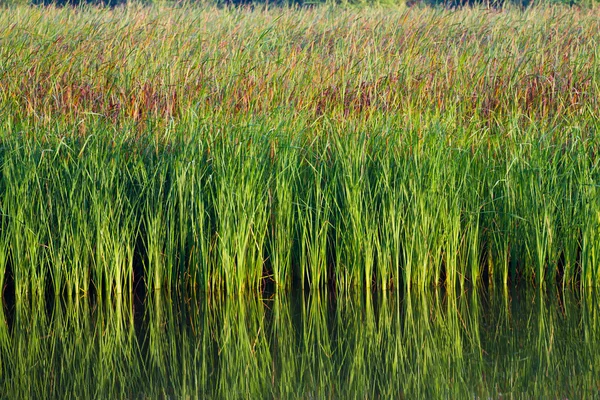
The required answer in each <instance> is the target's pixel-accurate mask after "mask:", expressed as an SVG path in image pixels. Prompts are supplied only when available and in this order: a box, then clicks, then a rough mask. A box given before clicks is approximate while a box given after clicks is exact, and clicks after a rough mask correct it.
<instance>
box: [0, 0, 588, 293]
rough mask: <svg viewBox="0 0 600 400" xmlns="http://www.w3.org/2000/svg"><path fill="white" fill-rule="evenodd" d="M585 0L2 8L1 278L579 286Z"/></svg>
mask: <svg viewBox="0 0 600 400" xmlns="http://www.w3.org/2000/svg"><path fill="white" fill-rule="evenodd" d="M596 11H597V10H596V9H594V8H592V9H587V8H586V9H577V10H573V9H569V8H565V7H560V6H540V7H534V8H532V9H530V10H528V11H527V12H522V11H521V10H517V9H511V8H507V9H504V10H501V11H494V12H491V11H489V10H483V9H477V8H474V9H471V8H466V9H462V10H455V11H443V10H439V9H426V8H414V9H406V8H404V7H387V8H384V7H381V8H378V7H373V8H350V7H328V6H323V7H316V8H314V9H309V8H307V9H294V8H276V9H255V10H250V9H237V8H216V7H210V6H191V5H185V6H180V7H167V6H154V7H141V6H139V5H128V6H125V7H120V8H116V9H112V10H108V9H98V8H93V7H87V8H86V7H83V8H78V9H69V8H54V7H48V8H34V7H23V6H15V7H10V8H7V9H6V10H5V12H3V13H2V15H1V16H0V26H1V27H2V28H0V40H1V41H2V43H3V46H2V47H1V48H0V113H1V115H2V119H0V143H1V146H0V147H1V148H0V157H1V163H2V164H1V177H0V208H1V215H2V218H1V219H2V229H1V231H0V282H1V280H5V281H7V282H8V281H9V282H14V286H15V293H16V296H17V298H18V299H20V301H21V300H23V301H24V299H26V298H28V297H40V296H44V295H46V294H53V295H55V296H60V295H63V294H66V295H67V296H68V297H76V295H77V294H86V293H91V292H94V293H99V294H100V295H101V296H110V295H111V294H119V295H122V294H124V293H131V292H132V291H133V290H134V283H136V284H137V282H144V284H145V285H146V287H147V288H149V289H151V290H154V289H164V290H167V291H171V290H173V291H176V290H181V291H196V290H202V291H205V292H218V291H225V292H227V293H229V294H233V293H239V292H247V291H252V292H255V291H260V290H262V289H263V288H264V287H265V286H266V285H269V284H274V285H275V286H276V287H278V288H280V290H283V291H286V290H290V289H291V288H293V287H294V286H301V287H309V288H311V289H313V290H316V289H319V288H323V287H330V288H335V290H336V291H338V292H340V293H342V292H351V291H352V290H354V289H355V288H358V290H361V291H369V290H372V289H378V290H383V291H388V290H390V289H401V290H405V291H414V290H417V291H426V290H428V289H429V288H431V287H432V286H445V287H446V288H447V289H448V291H449V292H452V291H453V289H455V288H460V289H465V288H467V287H482V286H486V285H488V284H499V285H502V286H505V287H506V286H509V285H512V284H516V283H517V282H518V281H526V282H528V283H531V284H532V285H535V286H536V287H538V288H540V289H541V288H543V287H544V286H546V285H554V284H556V283H557V282H558V284H559V285H562V286H564V287H569V286H570V287H580V288H587V287H591V286H596V285H598V283H599V275H600V274H599V273H598V268H599V264H598V260H599V257H600V247H599V246H598V245H597V242H598V233H599V229H600V217H599V216H600V208H599V207H600V203H599V201H598V198H599V197H598V195H599V194H600V193H598V190H599V189H598V185H597V182H598V181H599V179H600V176H599V162H598V160H599V158H598V157H599V154H600V153H599V149H598V138H597V131H598V128H599V125H598V118H597V117H598V115H597V110H598V109H599V108H600V104H598V99H599V98H600V96H599V95H600V93H599V89H600V85H599V81H598V77H599V76H600V63H599V62H598V57H597V56H598V50H597V48H598V46H597V42H598V37H599V35H598V32H599V30H598V28H599V27H598V23H597V18H596V14H595V13H596ZM7 273H10V277H11V278H12V279H9V280H6V279H5V276H7ZM11 284H13V283H11Z"/></svg>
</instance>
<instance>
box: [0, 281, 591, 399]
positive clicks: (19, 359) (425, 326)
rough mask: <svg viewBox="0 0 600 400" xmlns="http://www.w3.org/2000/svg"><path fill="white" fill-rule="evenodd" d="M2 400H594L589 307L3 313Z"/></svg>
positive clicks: (131, 306)
mask: <svg viewBox="0 0 600 400" xmlns="http://www.w3.org/2000/svg"><path fill="white" fill-rule="evenodd" d="M2 313H3V314H2V315H0V373H1V375H0V396H1V397H3V398H11V399H21V398H73V397H79V398H163V397H168V398H234V399H235V398H252V399H259V398H261V399H262V398H308V399H323V398H369V399H371V398H407V399H413V398H428V399H429V398H474V399H479V398H481V399H484V398H485V399H488V398H493V399H496V398H540V397H541V398H569V399H571V398H600V340H599V339H600V320H599V318H600V305H599V301H598V297H597V296H596V295H592V294H586V295H584V296H582V295H581V294H579V293H566V292H565V293H563V292H558V291H557V292H551V293H547V292H541V291H539V290H531V291H524V290H523V291H512V292H504V291H499V292H496V291H491V292H487V293H476V292H466V293H460V294H457V295H451V296H449V295H448V294H446V293H443V292H442V291H435V290H434V291H432V292H430V293H428V294H412V295H410V296H406V295H403V296H400V295H399V294H393V293H391V294H390V293H388V294H387V295H382V294H370V295H365V294H357V295H354V296H335V295H333V294H330V293H320V294H319V293H317V294H315V293H313V294H306V293H302V292H295V293H290V294H286V295H281V294H278V295H264V294H263V295H261V296H258V295H257V296H247V297H215V296H207V295H205V294H202V295H198V296H191V297H189V296H188V297H183V296H174V295H167V294H166V293H161V292H155V293H152V294H151V295H149V296H145V299H139V298H135V299H127V298H110V299H105V300H98V299H89V298H85V297H84V298H81V299H79V300H73V301H69V302H64V301H61V302H54V301H50V302H49V301H42V300H40V301H35V300H31V301H28V302H27V304H22V303H21V304H13V305H7V304H5V305H4V309H3V311H2Z"/></svg>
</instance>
